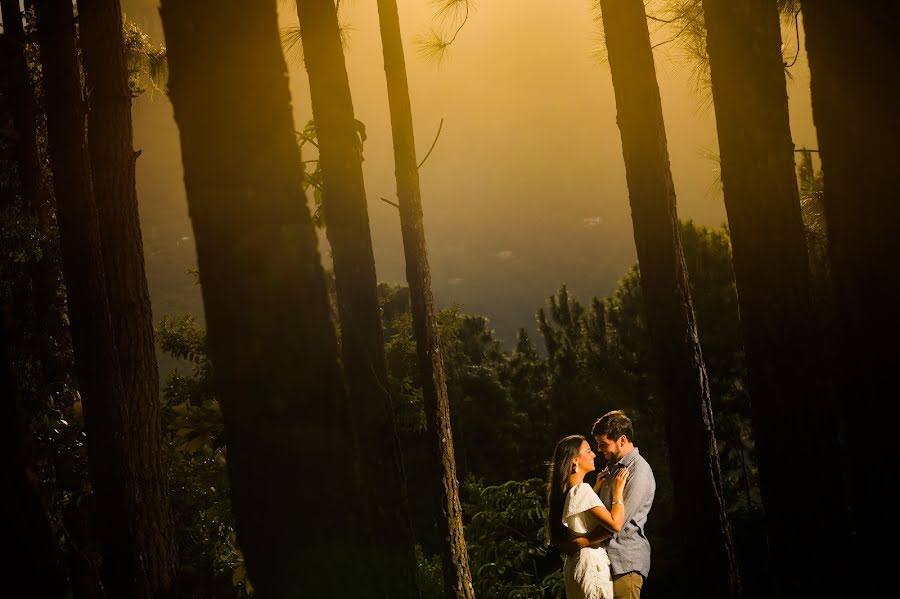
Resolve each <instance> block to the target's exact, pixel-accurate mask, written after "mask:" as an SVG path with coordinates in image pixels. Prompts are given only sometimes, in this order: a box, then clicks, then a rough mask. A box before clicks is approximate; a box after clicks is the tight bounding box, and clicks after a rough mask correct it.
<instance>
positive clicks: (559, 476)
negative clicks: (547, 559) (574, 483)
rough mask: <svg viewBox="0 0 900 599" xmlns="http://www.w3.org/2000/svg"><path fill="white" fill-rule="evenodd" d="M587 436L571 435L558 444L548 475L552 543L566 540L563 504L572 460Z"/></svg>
mask: <svg viewBox="0 0 900 599" xmlns="http://www.w3.org/2000/svg"><path fill="white" fill-rule="evenodd" d="M584 441H585V438H584V437H582V436H581V435H569V436H568V437H566V438H565V439H562V440H560V441H559V443H557V444H556V448H555V449H554V450H553V459H552V460H551V461H550V471H549V473H548V475H547V506H548V508H549V509H548V510H547V535H548V536H549V541H550V544H551V545H555V544H557V543H559V542H560V541H564V540H566V527H565V526H563V523H562V511H563V505H564V504H565V502H566V493H568V492H569V475H570V474H572V462H573V461H574V460H575V458H576V457H578V454H579V453H581V444H582V443H584Z"/></svg>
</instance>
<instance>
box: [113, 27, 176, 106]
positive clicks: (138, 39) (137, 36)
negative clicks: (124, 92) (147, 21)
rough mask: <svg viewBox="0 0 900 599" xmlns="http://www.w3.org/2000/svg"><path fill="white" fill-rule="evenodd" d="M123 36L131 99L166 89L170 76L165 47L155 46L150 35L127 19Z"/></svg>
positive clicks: (123, 28)
mask: <svg viewBox="0 0 900 599" xmlns="http://www.w3.org/2000/svg"><path fill="white" fill-rule="evenodd" d="M122 34H123V41H124V43H125V56H126V60H127V62H128V88H129V90H130V91H131V97H132V98H136V97H138V96H140V95H141V94H143V93H144V92H146V91H148V90H149V91H160V90H162V89H164V88H165V86H166V81H167V80H168V76H169V63H168V61H167V59H166V48H165V46H157V45H155V44H154V43H153V42H152V41H151V40H150V36H149V35H147V34H146V33H144V32H143V31H142V30H141V29H140V27H138V26H137V24H135V23H134V22H132V21H129V20H128V19H127V18H126V19H123V23H122Z"/></svg>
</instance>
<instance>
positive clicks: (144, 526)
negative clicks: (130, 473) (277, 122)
mask: <svg viewBox="0 0 900 599" xmlns="http://www.w3.org/2000/svg"><path fill="white" fill-rule="evenodd" d="M78 24H79V34H80V35H79V39H80V43H81V51H82V57H83V62H84V72H85V82H86V84H87V92H88V149H89V150H90V154H91V175H92V177H91V180H92V183H93V188H94V201H95V203H96V206H97V215H98V219H99V227H100V237H101V244H100V249H101V255H102V258H103V264H104V268H105V270H106V273H107V277H106V291H107V297H108V299H109V310H110V315H111V317H112V324H113V333H114V335H115V340H116V347H117V348H118V350H119V365H120V367H121V369H122V382H123V384H124V387H125V393H126V397H128V398H129V406H128V407H129V410H128V418H129V423H128V431H129V434H128V439H127V440H128V442H129V443H130V455H131V457H132V459H134V460H136V462H137V463H136V468H135V475H136V476H137V477H138V480H137V485H138V488H139V489H140V490H141V509H140V511H138V512H136V513H135V516H137V517H138V521H136V522H134V523H133V526H134V530H133V535H134V542H135V543H136V544H137V546H136V550H137V552H138V556H139V559H140V561H141V563H143V564H146V576H147V579H148V583H149V588H150V590H151V591H153V592H167V591H169V590H171V587H172V583H173V582H174V579H175V573H176V569H177V565H178V551H177V547H176V544H175V525H174V521H173V516H172V507H171V505H170V503H169V495H168V488H167V484H166V478H165V473H164V472H163V466H162V433H161V430H160V416H159V373H158V370H157V365H156V348H155V345H154V341H153V317H152V314H151V310H150V293H149V291H148V289H147V277H146V274H145V273H144V248H143V244H142V242H141V226H140V217H139V215H138V203H137V190H136V188H135V178H134V170H135V160H136V159H137V155H136V154H135V152H134V149H133V147H132V143H133V142H132V128H131V93H130V91H129V88H128V65H127V63H126V59H125V46H124V41H123V36H122V12H121V8H120V6H119V2H118V0H108V1H107V0H102V1H101V0H79V2H78Z"/></svg>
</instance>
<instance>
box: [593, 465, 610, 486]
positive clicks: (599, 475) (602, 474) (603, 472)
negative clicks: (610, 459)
mask: <svg viewBox="0 0 900 599" xmlns="http://www.w3.org/2000/svg"><path fill="white" fill-rule="evenodd" d="M608 474H609V466H607V467H606V468H604V469H603V470H601V471H600V472H598V473H597V482H595V483H594V492H595V493H599V492H600V487H601V486H602V485H603V481H604V480H605V479H606V477H607V475H608Z"/></svg>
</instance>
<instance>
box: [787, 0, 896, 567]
mask: <svg viewBox="0 0 900 599" xmlns="http://www.w3.org/2000/svg"><path fill="white" fill-rule="evenodd" d="M802 6H803V25H804V28H805V30H806V50H807V53H808V57H809V70H810V76H811V88H812V103H813V117H814V120H815V125H816V131H817V133H818V139H819V156H820V157H821V159H822V171H823V173H824V176H825V193H824V207H825V220H826V226H827V229H828V253H829V263H830V268H831V275H832V278H833V281H834V287H835V296H836V303H837V310H838V320H837V329H838V337H837V339H836V342H837V343H838V346H839V348H840V352H839V353H840V356H841V368H840V369H838V371H837V372H838V375H837V377H836V379H837V383H838V389H839V393H838V395H839V397H840V398H841V401H842V413H843V415H844V418H845V420H846V427H845V428H846V431H845V432H846V446H847V447H850V448H862V447H867V448H869V449H866V455H867V456H870V457H869V458H867V459H865V460H852V468H851V469H850V470H849V481H850V488H851V490H852V493H851V501H852V506H853V509H854V515H855V534H856V536H857V537H858V539H857V546H856V547H855V548H854V549H852V550H851V552H850V553H851V554H852V555H856V556H858V557H859V559H861V560H862V561H863V563H866V568H870V567H872V566H875V568H876V570H873V571H886V570H884V569H883V568H886V567H887V563H888V561H889V556H888V554H887V553H882V552H877V551H876V552H873V551H871V547H874V546H876V544H877V543H878V541H877V537H879V536H881V534H880V532H883V531H879V530H878V528H879V527H873V526H871V523H870V522H869V517H868V516H867V514H869V513H870V512H871V509H872V506H873V505H877V502H878V501H879V500H880V499H882V498H883V497H884V495H885V493H886V492H887V489H886V485H887V481H886V479H885V474H884V473H885V472H886V471H887V470H888V469H889V468H891V467H893V466H892V462H893V459H892V456H893V455H895V454H896V447H895V446H894V445H893V440H894V439H895V437H896V432H895V427H894V424H893V420H892V419H890V418H886V417H884V416H883V411H884V410H885V407H884V406H885V403H884V402H885V400H886V399H887V397H888V395H890V394H891V391H890V390H891V389H894V388H895V387H896V372H897V364H898V363H900V346H898V344H897V339H898V337H900V319H898V317H897V306H900V260H898V257H900V192H898V187H897V166H898V165H900V112H898V110H897V106H898V104H900V78H898V73H900V43H898V41H897V34H896V26H897V23H898V21H900V6H898V5H897V4H896V3H884V2H877V1H874V0H866V1H858V2H826V1H824V0H815V1H810V0H806V1H805V2H803V4H802ZM857 415H862V417H863V418H864V419H865V424H863V423H862V422H860V420H859V419H858V416H857ZM870 556H871V557H874V558H875V561H874V562H872V561H868V560H869V559H870Z"/></svg>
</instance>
